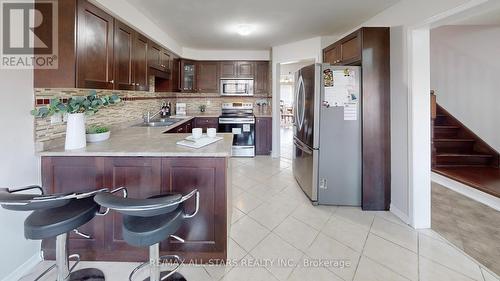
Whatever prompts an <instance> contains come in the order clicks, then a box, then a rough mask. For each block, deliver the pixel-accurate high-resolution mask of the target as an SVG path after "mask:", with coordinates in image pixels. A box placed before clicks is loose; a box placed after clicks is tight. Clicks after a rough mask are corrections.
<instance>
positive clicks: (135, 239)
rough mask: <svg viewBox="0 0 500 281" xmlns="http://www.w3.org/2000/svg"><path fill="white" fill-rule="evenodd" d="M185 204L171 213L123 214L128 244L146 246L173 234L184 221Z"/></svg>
mask: <svg viewBox="0 0 500 281" xmlns="http://www.w3.org/2000/svg"><path fill="white" fill-rule="evenodd" d="M183 214H184V213H183V204H179V205H178V207H177V208H176V209H175V210H174V211H173V212H171V213H167V214H162V215H157V216H154V217H136V216H128V215H124V216H123V238H124V239H125V241H127V243H128V244H130V245H132V246H136V247H145V246H150V245H154V244H156V243H160V242H161V241H163V240H165V237H169V236H170V235H173V234H174V233H175V232H176V231H177V230H178V229H179V228H180V227H181V225H182V222H183V221H184V216H183Z"/></svg>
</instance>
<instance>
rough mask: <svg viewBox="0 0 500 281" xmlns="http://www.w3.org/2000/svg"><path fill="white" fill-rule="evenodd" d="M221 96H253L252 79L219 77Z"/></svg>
mask: <svg viewBox="0 0 500 281" xmlns="http://www.w3.org/2000/svg"><path fill="white" fill-rule="evenodd" d="M220 95H221V96H240V97H241V96H245V97H246V96H253V79H234V78H221V79H220Z"/></svg>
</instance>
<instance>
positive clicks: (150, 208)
mask: <svg viewBox="0 0 500 281" xmlns="http://www.w3.org/2000/svg"><path fill="white" fill-rule="evenodd" d="M192 197H195V200H196V208H195V211H194V212H193V213H192V214H186V213H185V212H184V203H183V202H185V201H186V200H188V199H190V198H192ZM94 200H95V201H96V202H97V203H98V204H99V205H101V206H103V207H106V208H109V209H111V210H115V211H117V212H119V213H121V214H123V226H122V229H123V238H124V239H125V241H126V242H127V243H128V244H130V245H132V246H136V247H146V246H147V247H149V262H144V263H142V264H141V265H139V266H138V267H136V268H135V269H134V270H133V271H132V272H131V273H130V276H129V280H130V281H132V278H133V276H134V275H135V273H136V272H138V271H139V270H140V269H142V268H143V267H145V266H146V265H148V264H149V265H150V274H149V277H148V278H146V279H144V281H160V280H177V281H181V280H184V281H185V280H186V279H185V278H184V277H183V276H182V274H180V273H178V272H177V271H178V270H179V268H180V266H181V265H182V260H181V258H180V257H179V256H177V255H166V256H161V257H160V242H162V241H164V240H165V239H167V238H169V237H172V238H174V239H177V240H178V241H181V242H184V240H183V239H182V238H180V237H178V236H176V235H175V232H176V231H177V230H178V229H179V228H180V227H181V225H182V223H183V222H184V220H185V219H189V218H192V217H194V216H195V215H196V214H197V213H198V210H199V205H200V193H199V192H198V190H196V189H195V190H193V191H192V192H190V193H189V194H187V195H184V196H183V195H182V194H165V195H157V196H153V197H150V198H148V199H134V198H120V197H117V196H114V195H112V194H110V193H99V194H97V195H96V196H95V197H94ZM166 260H175V261H176V263H177V265H176V267H175V268H174V269H172V270H170V271H162V270H161V268H160V263H161V262H162V261H166Z"/></svg>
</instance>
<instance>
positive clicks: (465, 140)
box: [434, 138, 476, 143]
mask: <svg viewBox="0 0 500 281" xmlns="http://www.w3.org/2000/svg"><path fill="white" fill-rule="evenodd" d="M475 141H476V140H475V139H458V138H457V139H453V138H452V139H440V138H436V139H434V142H466V143H469V142H470V143H473V142H475Z"/></svg>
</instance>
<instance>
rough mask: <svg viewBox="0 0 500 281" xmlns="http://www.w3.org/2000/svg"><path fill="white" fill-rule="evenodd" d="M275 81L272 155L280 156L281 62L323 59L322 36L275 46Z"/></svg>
mask: <svg viewBox="0 0 500 281" xmlns="http://www.w3.org/2000/svg"><path fill="white" fill-rule="evenodd" d="M271 57H272V81H273V104H272V107H273V150H272V156H273V157H279V156H280V135H279V130H280V116H279V112H280V108H279V106H280V83H279V81H280V74H281V71H280V64H281V63H287V62H299V61H304V60H313V61H315V62H321V61H322V49H321V37H314V38H310V39H306V40H301V41H297V42H293V43H290V44H285V45H280V46H275V47H273V49H272V56H271Z"/></svg>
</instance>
